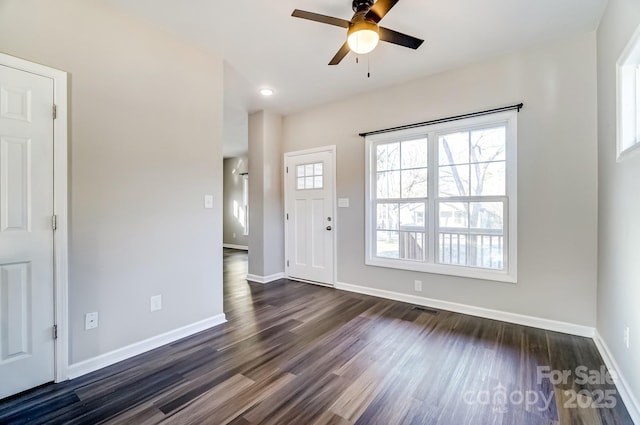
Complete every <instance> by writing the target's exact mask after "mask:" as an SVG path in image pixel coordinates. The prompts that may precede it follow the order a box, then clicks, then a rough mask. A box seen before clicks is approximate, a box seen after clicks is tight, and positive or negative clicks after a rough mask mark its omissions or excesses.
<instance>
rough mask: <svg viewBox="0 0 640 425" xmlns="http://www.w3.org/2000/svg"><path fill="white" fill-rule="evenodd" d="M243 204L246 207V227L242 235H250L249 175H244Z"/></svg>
mask: <svg viewBox="0 0 640 425" xmlns="http://www.w3.org/2000/svg"><path fill="white" fill-rule="evenodd" d="M242 204H243V205H242V206H243V207H244V228H243V229H242V236H249V175H248V174H243V175H242Z"/></svg>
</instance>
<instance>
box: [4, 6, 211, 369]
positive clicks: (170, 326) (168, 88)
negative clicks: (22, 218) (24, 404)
mask: <svg viewBox="0 0 640 425" xmlns="http://www.w3.org/2000/svg"><path fill="white" fill-rule="evenodd" d="M0 51H2V52H4V53H7V54H10V55H13V56H18V57H21V58H24V59H27V60H30V61H33V62H38V63H42V64H45V65H48V66H51V67H55V68H58V69H62V70H65V71H67V72H69V87H70V89H69V95H70V96H69V97H70V111H69V112H70V134H71V136H70V152H69V157H70V170H69V173H70V180H69V181H70V188H69V190H70V192H69V194H70V282H69V290H70V314H69V320H70V339H71V346H70V355H71V363H77V362H80V361H82V360H85V359H89V358H92V357H94V356H97V355H99V354H103V353H106V352H109V351H112V350H115V349H118V348H120V347H123V346H127V345H129V344H132V343H135V342H138V341H141V340H144V339H147V338H150V337H153V336H156V335H159V334H162V333H164V332H168V331H171V330H174V329H177V328H179V327H182V326H185V325H189V324H192V323H195V322H198V321H200V320H203V319H207V318H209V317H212V316H215V315H218V314H221V313H222V205H221V200H222V152H221V144H222V143H221V133H222V130H221V121H222V62H221V60H220V59H219V58H216V57H214V56H212V55H209V54H205V53H203V52H201V51H199V50H196V49H194V48H192V47H189V46H187V45H184V44H182V43H180V42H178V41H176V40H175V39H173V38H172V37H170V36H168V35H165V34H164V33H162V32H160V31H159V30H157V29H156V28H155V27H152V26H149V25H148V24H145V23H143V22H142V21H139V20H136V19H134V18H131V17H129V16H126V15H124V14H121V13H120V12H119V11H118V10H116V9H112V8H110V7H108V6H105V5H104V4H102V3H100V2H94V1H83V0H57V1H55V2H53V1H48V0H4V1H2V2H0ZM204 194H212V195H213V196H214V198H215V200H216V201H217V202H216V205H215V208H214V209H213V210H205V209H203V195H204ZM156 294H162V295H163V309H162V310H161V311H159V312H156V313H153V314H152V313H150V311H149V298H150V297H151V296H152V295H156ZM92 311H97V312H99V314H100V326H99V328H97V329H95V330H91V331H85V330H84V314H85V313H87V312H92Z"/></svg>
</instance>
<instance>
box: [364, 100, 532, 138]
mask: <svg viewBox="0 0 640 425" xmlns="http://www.w3.org/2000/svg"><path fill="white" fill-rule="evenodd" d="M523 106H524V104H523V103H518V104H517V105H510V106H503V107H501V108H494V109H487V110H486V111H480V112H471V113H469V114H463V115H456V116H454V117H447V118H439V119H437V120H431V121H425V122H419V123H415V124H407V125H401V126H398V127H392V128H385V129H384V130H376V131H369V132H366V133H360V137H366V136H371V135H373V134H383V133H390V132H392V131H398V130H407V129H409V128H416V127H422V126H425V125H431V124H440V123H443V122H450V121H457V120H463V119H465V118H471V117H480V116H483V115H490V114H497V113H498V112H504V111H512V110H514V109H516V110H517V111H518V112H520V109H522V107H523Z"/></svg>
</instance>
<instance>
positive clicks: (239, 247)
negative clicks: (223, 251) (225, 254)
mask: <svg viewBox="0 0 640 425" xmlns="http://www.w3.org/2000/svg"><path fill="white" fill-rule="evenodd" d="M222 247H223V248H230V249H239V250H241V251H249V247H248V246H246V245H234V244H232V243H223V244H222Z"/></svg>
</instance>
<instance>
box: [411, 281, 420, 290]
mask: <svg viewBox="0 0 640 425" xmlns="http://www.w3.org/2000/svg"><path fill="white" fill-rule="evenodd" d="M413 289H415V290H416V291H417V292H422V281H421V280H414V281H413Z"/></svg>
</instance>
